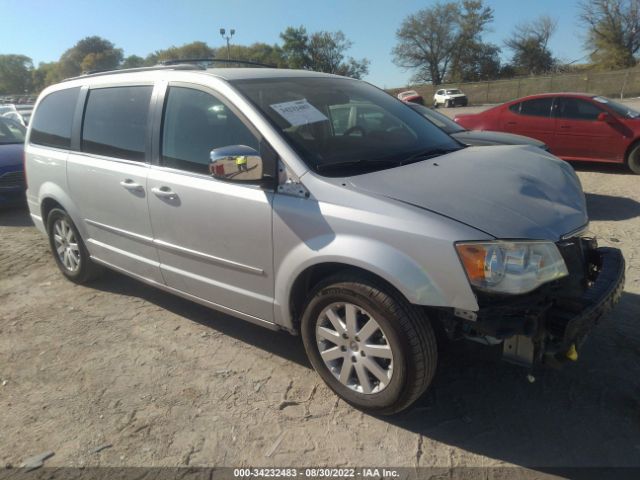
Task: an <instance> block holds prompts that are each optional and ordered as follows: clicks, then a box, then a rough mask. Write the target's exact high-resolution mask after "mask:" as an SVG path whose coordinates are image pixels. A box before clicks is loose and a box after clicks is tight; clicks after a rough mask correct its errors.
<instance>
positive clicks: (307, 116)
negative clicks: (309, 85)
mask: <svg viewBox="0 0 640 480" xmlns="http://www.w3.org/2000/svg"><path fill="white" fill-rule="evenodd" d="M270 107H271V108H273V109H274V110H275V111H276V112H278V114H280V116H281V117H282V118H284V119H285V120H286V121H287V122H289V123H290V124H291V126H292V127H297V126H298V125H306V124H308V123H316V122H324V121H325V120H329V119H328V118H327V117H325V116H324V114H323V113H322V112H321V111H320V110H318V109H317V108H316V107H314V106H313V105H311V104H310V103H309V102H307V99H306V98H303V99H302V100H294V101H293V102H283V103H274V104H273V105H270Z"/></svg>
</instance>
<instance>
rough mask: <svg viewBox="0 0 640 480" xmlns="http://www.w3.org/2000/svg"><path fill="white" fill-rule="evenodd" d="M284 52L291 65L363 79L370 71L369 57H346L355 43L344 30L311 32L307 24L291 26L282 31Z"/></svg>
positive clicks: (291, 66) (292, 66)
mask: <svg viewBox="0 0 640 480" xmlns="http://www.w3.org/2000/svg"><path fill="white" fill-rule="evenodd" d="M280 38H281V39H282V40H283V42H284V43H283V46H282V54H283V57H284V60H285V61H286V62H287V64H288V66H289V67H290V68H301V69H306V70H315V71H318V72H325V73H334V74H337V75H344V76H348V77H353V78H362V77H363V76H364V75H366V74H367V73H369V63H370V62H369V60H367V59H366V58H363V59H361V60H356V59H355V58H353V57H348V58H345V54H346V52H347V51H348V50H349V49H350V48H351V46H352V45H353V42H351V41H350V40H348V39H347V37H346V36H345V34H344V33H343V32H341V31H337V32H326V31H320V32H315V33H313V34H311V35H309V34H307V30H306V29H305V28H304V27H299V28H293V27H288V28H287V29H286V30H285V31H284V32H282V33H281V34H280Z"/></svg>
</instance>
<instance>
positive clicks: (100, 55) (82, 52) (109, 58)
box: [59, 36, 123, 78]
mask: <svg viewBox="0 0 640 480" xmlns="http://www.w3.org/2000/svg"><path fill="white" fill-rule="evenodd" d="M122 57H123V54H122V50H121V49H119V48H115V45H114V44H113V43H111V42H110V41H109V40H106V39H104V38H101V37H97V36H93V37H86V38H83V39H82V40H80V41H79V42H78V43H76V44H75V45H74V46H73V47H71V48H70V49H69V50H67V51H66V52H64V53H63V54H62V56H61V57H60V66H59V68H60V73H61V74H62V77H63V78H66V77H73V76H76V75H80V74H81V73H82V72H84V71H91V70H114V69H116V68H118V66H119V65H120V62H122Z"/></svg>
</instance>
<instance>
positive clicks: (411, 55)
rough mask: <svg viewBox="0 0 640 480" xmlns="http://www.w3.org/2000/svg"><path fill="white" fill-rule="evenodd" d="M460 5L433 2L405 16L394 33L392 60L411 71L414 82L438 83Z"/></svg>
mask: <svg viewBox="0 0 640 480" xmlns="http://www.w3.org/2000/svg"><path fill="white" fill-rule="evenodd" d="M459 17H460V7H459V6H458V4H456V3H445V4H442V3H437V4H435V5H434V6H433V7H430V8H425V9H423V10H419V11H418V12H416V13H414V14H412V15H409V16H408V17H407V18H405V19H404V20H403V22H402V24H401V25H400V28H399V29H398V31H397V32H396V38H397V39H398V44H397V45H396V46H395V47H394V49H393V52H392V53H393V56H394V63H395V64H396V65H398V66H399V67H403V68H406V69H411V70H414V71H415V73H414V75H413V78H412V80H413V81H415V82H431V83H433V84H434V85H439V84H441V83H442V81H443V79H444V77H445V75H446V74H447V72H448V68H449V64H450V62H451V59H452V57H453V53H454V50H455V48H456V45H457V41H458V38H459V33H460V32H459Z"/></svg>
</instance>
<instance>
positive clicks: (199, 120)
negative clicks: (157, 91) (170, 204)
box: [160, 87, 260, 175]
mask: <svg viewBox="0 0 640 480" xmlns="http://www.w3.org/2000/svg"><path fill="white" fill-rule="evenodd" d="M229 145H247V146H249V147H252V148H253V149H255V150H258V151H259V148H260V147H259V142H258V139H257V138H256V137H255V135H254V134H253V133H252V132H251V131H250V130H249V129H248V128H247V127H246V125H245V124H244V123H242V121H241V120H240V119H239V118H238V116H237V115H236V114H235V113H233V112H232V111H231V109H229V107H227V105H225V104H224V103H223V102H222V101H221V100H220V99H218V98H217V97H215V96H214V95H211V94H209V93H206V92H203V91H201V90H195V89H192V88H186V87H169V90H168V92H167V98H166V101H165V108H164V116H163V120H162V150H161V158H160V163H161V165H163V166H166V167H171V168H176V169H179V170H186V171H189V172H195V173H202V174H205V175H207V174H209V160H210V159H209V154H210V152H211V150H213V149H214V148H220V147H226V146H229Z"/></svg>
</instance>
